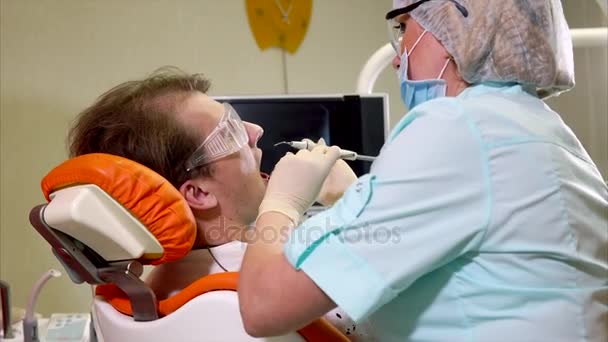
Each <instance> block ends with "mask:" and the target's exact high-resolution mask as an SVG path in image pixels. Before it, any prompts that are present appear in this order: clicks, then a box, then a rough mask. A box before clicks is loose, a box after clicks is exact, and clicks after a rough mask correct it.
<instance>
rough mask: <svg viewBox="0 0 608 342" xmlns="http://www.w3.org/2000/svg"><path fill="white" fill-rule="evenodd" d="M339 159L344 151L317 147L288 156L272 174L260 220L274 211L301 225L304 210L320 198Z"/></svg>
mask: <svg viewBox="0 0 608 342" xmlns="http://www.w3.org/2000/svg"><path fill="white" fill-rule="evenodd" d="M338 158H340V149H339V148H338V147H336V146H332V147H327V146H317V147H315V148H314V149H313V150H312V151H308V150H300V151H298V153H297V154H295V155H294V154H293V153H287V154H286V155H285V156H284V157H283V158H281V160H279V162H278V163H277V165H276V166H275V168H274V171H272V175H271V176H270V180H269V181H268V186H267V187H266V194H265V195H264V199H263V200H262V203H261V204H260V210H259V212H258V217H259V216H260V215H262V214H263V213H266V212H270V211H274V212H279V213H282V214H284V215H286V216H287V217H289V218H290V219H291V221H292V222H293V224H294V225H297V224H298V223H299V222H300V218H301V217H302V215H303V214H304V211H306V210H307V209H308V208H310V206H311V205H312V204H313V203H314V201H315V199H316V198H317V197H318V195H319V191H320V190H321V185H322V184H323V182H324V181H325V178H327V175H328V174H329V171H330V169H331V168H332V166H333V165H334V164H335V163H336V160H338Z"/></svg>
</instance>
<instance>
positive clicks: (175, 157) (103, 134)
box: [68, 67, 210, 188]
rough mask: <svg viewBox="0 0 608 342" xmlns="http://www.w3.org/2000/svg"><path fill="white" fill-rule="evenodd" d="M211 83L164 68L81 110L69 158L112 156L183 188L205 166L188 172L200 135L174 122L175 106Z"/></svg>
mask: <svg viewBox="0 0 608 342" xmlns="http://www.w3.org/2000/svg"><path fill="white" fill-rule="evenodd" d="M209 87H210V82H209V80H207V79H206V78H205V77H203V76H202V75H201V74H187V73H185V72H183V71H181V70H180V69H178V68H175V67H163V68H160V69H158V70H156V71H154V72H153V73H152V74H151V75H150V76H149V77H147V78H145V79H143V80H138V81H129V82H125V83H122V84H120V85H118V86H116V87H114V88H112V89H110V90H109V91H108V92H106V93H105V94H103V95H101V96H100V97H99V98H98V99H97V101H96V102H95V103H94V104H93V105H92V106H90V107H89V108H87V109H85V110H84V111H83V112H81V113H80V114H79V115H78V117H77V118H76V120H75V122H74V124H73V126H72V128H71V129H70V132H69V134H68V145H69V153H70V156H71V157H75V156H79V155H82V154H87V153H108V154H113V155H118V156H121V157H125V158H127V159H131V160H133V161H136V162H138V163H140V164H143V165H145V166H147V167H148V168H150V169H152V170H154V171H156V172H157V173H159V174H160V175H161V176H163V177H164V178H166V179H167V180H168V181H169V182H170V183H171V184H173V186H175V187H176V188H179V186H181V184H183V183H184V182H185V181H186V180H188V179H189V178H191V177H195V176H198V175H205V176H209V174H210V170H209V168H207V167H199V168H195V169H194V170H192V171H190V172H189V173H188V172H186V166H185V162H186V159H187V158H188V157H189V156H190V155H191V154H192V153H193V152H194V150H195V149H196V148H197V146H198V144H200V142H201V141H200V137H197V136H196V135H195V134H193V133H190V131H189V130H188V129H187V128H186V127H184V126H183V125H182V124H181V123H180V122H179V121H178V120H177V119H176V116H177V115H176V112H175V111H176V107H177V105H178V104H179V103H180V102H181V101H183V100H184V99H185V97H186V96H188V95H190V94H191V93H192V92H196V91H198V92H202V93H206V92H207V91H208V90H209Z"/></svg>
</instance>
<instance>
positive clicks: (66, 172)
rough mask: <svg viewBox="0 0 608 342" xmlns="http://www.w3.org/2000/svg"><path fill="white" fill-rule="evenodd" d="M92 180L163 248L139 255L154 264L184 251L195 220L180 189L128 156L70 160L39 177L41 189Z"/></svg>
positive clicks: (191, 238) (47, 192)
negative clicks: (159, 254) (154, 253)
mask: <svg viewBox="0 0 608 342" xmlns="http://www.w3.org/2000/svg"><path fill="white" fill-rule="evenodd" d="M81 184H95V185H97V186H99V187H100V188H101V189H102V190H104V191H105V192H106V193H108V195H110V196H111V197H112V198H114V199H115V200H116V201H118V202H119V203H121V204H122V205H123V206H124V207H125V208H126V209H127V210H129V211H130V212H131V213H132V214H133V215H134V216H135V217H136V218H138V219H139V220H140V221H141V223H142V224H143V225H144V226H146V227H147V228H148V230H149V231H150V232H151V233H152V235H154V236H155V237H156V239H157V240H158V241H159V242H160V244H161V245H162V246H163V248H164V253H163V255H162V257H160V258H159V259H155V260H141V262H142V263H147V264H153V265H158V264H162V263H165V262H169V261H174V260H177V259H179V258H181V257H183V256H185V255H186V254H187V253H188V252H189V251H190V250H191V249H192V245H193V244H194V239H195V238H196V221H195V220H194V216H193V214H192V211H191V210H190V208H189V207H188V204H187V203H186V201H185V200H184V198H183V197H182V195H181V194H180V192H179V191H177V189H175V187H173V185H171V184H170V183H169V182H168V181H167V180H166V179H164V178H163V177H162V176H160V175H159V174H157V173H156V172H154V171H152V170H150V169H149V168H147V167H145V166H143V165H141V164H138V163H136V162H134V161H132V160H129V159H126V158H122V157H118V156H114V155H109V154H102V153H93V154H86V155H82V156H79V157H76V158H73V159H69V160H67V161H65V162H64V163H62V164H61V165H59V166H57V167H56V168H54V169H53V170H52V171H51V172H49V174H47V175H46V176H45V177H44V178H43V179H42V184H41V186H42V192H43V193H44V196H45V198H46V199H47V201H50V197H49V196H50V194H51V193H52V192H54V191H57V190H60V189H62V188H66V187H70V186H74V185H81Z"/></svg>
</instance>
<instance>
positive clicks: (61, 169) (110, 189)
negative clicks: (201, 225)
mask: <svg viewBox="0 0 608 342" xmlns="http://www.w3.org/2000/svg"><path fill="white" fill-rule="evenodd" d="M42 189H43V192H44V195H45V197H46V199H47V200H48V201H49V203H48V204H44V205H40V206H37V207H35V208H34V209H32V211H31V213H30V221H31V222H32V225H33V226H34V227H35V228H36V230H37V231H38V232H39V233H40V234H41V235H42V236H43V237H44V238H45V239H46V240H47V241H48V242H49V243H50V244H51V246H52V248H53V249H52V251H53V253H54V254H55V256H56V257H57V258H58V259H59V260H60V261H61V262H62V264H63V266H64V267H65V269H66V270H67V271H68V274H69V275H70V278H71V279H72V280H73V281H74V282H75V283H82V282H87V283H89V284H91V285H94V286H96V289H95V293H96V296H95V298H94V300H93V306H92V314H93V322H94V324H95V331H96V333H97V338H98V339H99V340H103V341H110V342H111V341H131V340H137V341H140V340H141V341H168V340H170V341H328V342H329V341H348V339H347V338H346V336H345V335H344V334H342V333H341V332H340V331H338V330H337V329H336V328H335V327H333V326H332V325H331V324H329V323H328V322H327V321H325V320H324V319H319V320H317V321H314V322H312V323H311V324H309V325H308V326H306V327H304V328H302V329H300V330H299V331H298V332H293V333H290V334H287V335H284V336H281V337H274V338H253V337H250V336H249V335H247V334H246V332H245V330H244V328H243V325H242V321H241V317H240V313H239V305H238V298H237V294H236V286H237V282H238V273H236V272H222V273H216V274H210V275H204V276H202V277H200V278H198V279H196V280H195V281H193V282H192V283H191V284H189V285H187V286H186V287H184V288H183V289H178V290H176V291H175V293H173V294H172V295H171V296H168V297H167V298H164V297H165V295H161V297H160V298H159V300H157V296H156V293H155V292H154V291H153V290H152V289H151V288H150V286H148V285H147V284H146V283H144V282H143V281H142V279H140V276H141V275H142V270H143V267H142V265H162V267H165V266H166V265H164V264H167V263H171V262H179V260H180V259H182V258H183V257H185V256H186V255H187V254H188V253H189V252H190V251H191V249H192V246H193V243H194V239H195V237H196V224H195V221H194V218H193V216H192V213H191V211H190V209H189V207H188V205H187V204H186V202H185V201H184V199H183V197H182V196H181V194H180V193H179V192H178V191H177V190H176V189H175V188H174V187H173V186H172V185H171V184H170V183H169V182H168V181H166V180H165V179H164V178H163V177H161V176H160V175H158V174H156V173H155V172H154V171H152V170H150V169H148V168H146V167H144V166H142V165H140V164H138V163H135V162H133V161H131V160H128V159H125V158H122V157H117V156H112V155H107V154H88V155H82V156H79V157H76V158H73V159H70V160H68V161H66V162H64V163H63V164H61V165H60V166H58V167H57V168H55V169H53V170H52V171H51V172H50V173H49V174H48V175H47V176H46V177H45V178H44V179H43V181H42Z"/></svg>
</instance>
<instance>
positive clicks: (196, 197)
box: [179, 179, 217, 210]
mask: <svg viewBox="0 0 608 342" xmlns="http://www.w3.org/2000/svg"><path fill="white" fill-rule="evenodd" d="M179 192H181V193H182V196H184V198H185V199H186V202H188V205H189V206H190V208H192V209H199V210H208V209H211V208H215V207H216V206H217V198H216V197H215V195H214V194H212V193H211V192H209V191H208V189H207V187H206V186H205V184H204V183H203V182H201V181H200V180H194V179H189V180H187V181H186V182H185V183H184V184H182V186H180V187H179Z"/></svg>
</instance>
